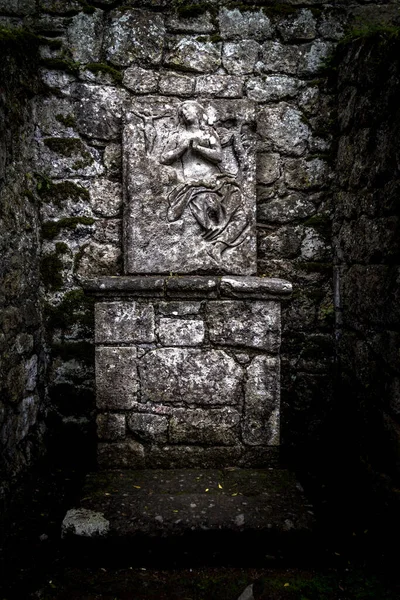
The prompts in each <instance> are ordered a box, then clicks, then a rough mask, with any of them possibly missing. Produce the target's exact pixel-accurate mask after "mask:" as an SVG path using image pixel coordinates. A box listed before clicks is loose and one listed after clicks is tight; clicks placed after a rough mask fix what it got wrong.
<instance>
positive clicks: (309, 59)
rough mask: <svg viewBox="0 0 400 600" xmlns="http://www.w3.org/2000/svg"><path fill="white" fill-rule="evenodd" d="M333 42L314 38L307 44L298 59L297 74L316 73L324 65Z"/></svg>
mask: <svg viewBox="0 0 400 600" xmlns="http://www.w3.org/2000/svg"><path fill="white" fill-rule="evenodd" d="M332 48H333V44H332V43H331V42H324V41H322V40H316V41H315V42H312V43H311V44H309V46H308V48H307V49H306V50H305V52H304V54H303V58H302V60H301V61H300V64H299V68H298V74H299V75H301V76H302V75H317V74H318V72H319V71H320V70H321V68H322V67H323V65H324V62H325V61H326V59H327V58H328V57H329V54H330V53H331V52H332Z"/></svg>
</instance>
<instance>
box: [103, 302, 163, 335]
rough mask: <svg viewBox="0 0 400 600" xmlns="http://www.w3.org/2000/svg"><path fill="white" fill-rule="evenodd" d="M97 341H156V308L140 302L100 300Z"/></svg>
mask: <svg viewBox="0 0 400 600" xmlns="http://www.w3.org/2000/svg"><path fill="white" fill-rule="evenodd" d="M95 317H96V343H98V344H99V343H100V344H101V343H104V342H106V343H111V342H113V343H120V342H122V343H125V344H127V343H131V344H143V343H151V342H154V341H155V333H154V328H155V324H154V308H153V306H152V305H151V304H139V303H138V302H98V303H97V304H96V307H95Z"/></svg>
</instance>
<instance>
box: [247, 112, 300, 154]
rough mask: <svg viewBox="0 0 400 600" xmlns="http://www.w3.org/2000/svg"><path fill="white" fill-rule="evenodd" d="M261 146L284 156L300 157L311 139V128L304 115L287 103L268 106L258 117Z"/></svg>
mask: <svg viewBox="0 0 400 600" xmlns="http://www.w3.org/2000/svg"><path fill="white" fill-rule="evenodd" d="M258 133H259V135H260V137H261V145H262V146H263V147H264V148H265V149H268V150H273V151H278V152H282V154H286V155H289V156H290V155H293V156H300V155H301V154H303V152H304V151H305V150H306V148H307V144H308V142H309V140H310V138H311V131H310V128H309V126H308V125H307V124H306V123H305V122H304V118H303V115H302V113H301V112H300V111H299V110H298V109H297V108H294V107H293V106H290V105H289V104H287V103H286V102H281V103H279V104H277V105H276V106H266V107H265V108H263V109H262V110H261V111H260V114H259V117H258Z"/></svg>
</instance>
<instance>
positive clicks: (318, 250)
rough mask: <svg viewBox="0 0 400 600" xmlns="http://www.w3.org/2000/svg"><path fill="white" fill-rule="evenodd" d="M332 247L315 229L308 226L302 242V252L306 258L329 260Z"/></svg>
mask: <svg viewBox="0 0 400 600" xmlns="http://www.w3.org/2000/svg"><path fill="white" fill-rule="evenodd" d="M329 249H330V247H329V246H328V245H327V243H326V241H325V240H324V239H323V238H322V237H321V235H319V234H318V233H317V232H316V231H315V229H313V228H307V229H306V230H305V235H304V238H303V240H302V242H301V248H300V253H301V256H302V258H304V259H305V260H313V261H317V262H319V261H322V262H323V261H324V260H328V259H329V256H330V253H329V252H328V250H329Z"/></svg>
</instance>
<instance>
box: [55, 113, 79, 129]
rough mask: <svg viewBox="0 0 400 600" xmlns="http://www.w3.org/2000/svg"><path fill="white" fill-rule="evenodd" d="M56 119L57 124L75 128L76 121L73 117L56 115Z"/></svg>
mask: <svg viewBox="0 0 400 600" xmlns="http://www.w3.org/2000/svg"><path fill="white" fill-rule="evenodd" d="M56 119H57V121H58V122H59V123H62V124H63V125H65V127H75V125H76V120H75V117H74V115H60V114H58V115H56Z"/></svg>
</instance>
